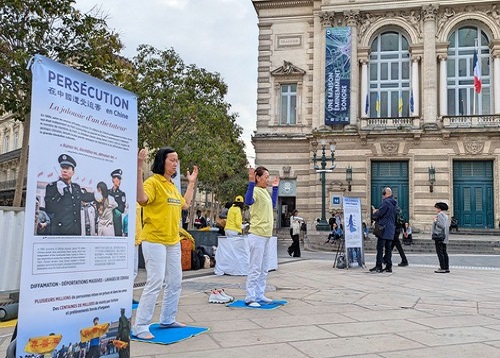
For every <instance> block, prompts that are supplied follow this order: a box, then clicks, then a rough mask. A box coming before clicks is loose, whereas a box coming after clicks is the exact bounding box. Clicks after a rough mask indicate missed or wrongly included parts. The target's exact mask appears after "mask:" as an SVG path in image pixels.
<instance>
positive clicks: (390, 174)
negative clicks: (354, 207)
mask: <svg viewBox="0 0 500 358" xmlns="http://www.w3.org/2000/svg"><path fill="white" fill-rule="evenodd" d="M371 170H372V191H371V204H372V205H373V206H375V207H376V208H377V207H378V206H379V205H380V202H381V201H382V191H383V189H384V188H385V187H390V188H391V189H392V195H393V196H394V199H396V200H397V202H398V205H399V207H400V208H401V210H402V211H403V217H404V218H405V219H406V220H408V219H409V217H410V215H409V212H410V207H409V191H408V187H409V184H408V162H407V161H401V162H372V169H371Z"/></svg>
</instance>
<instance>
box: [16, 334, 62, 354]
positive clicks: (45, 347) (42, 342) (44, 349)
mask: <svg viewBox="0 0 500 358" xmlns="http://www.w3.org/2000/svg"><path fill="white" fill-rule="evenodd" d="M61 339H62V335H60V334H53V335H49V336H42V337H32V338H30V339H29V340H28V343H26V346H25V347H24V351H25V352H26V353H34V354H47V353H51V352H53V351H54V349H56V347H57V345H58V344H59V342H60V341H61Z"/></svg>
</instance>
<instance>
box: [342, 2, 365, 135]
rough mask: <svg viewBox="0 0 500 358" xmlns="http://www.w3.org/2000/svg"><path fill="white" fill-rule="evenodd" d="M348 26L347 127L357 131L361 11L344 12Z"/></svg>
mask: <svg viewBox="0 0 500 358" xmlns="http://www.w3.org/2000/svg"><path fill="white" fill-rule="evenodd" d="M344 17H345V19H346V23H347V26H349V27H350V28H351V103H350V112H351V118H350V125H349V126H347V127H346V129H348V130H353V131H357V129H358V128H357V123H358V115H359V107H360V106H359V104H360V102H362V101H360V100H359V96H358V93H359V92H358V86H359V85H358V84H359V66H358V19H359V11H354V10H350V11H346V12H344Z"/></svg>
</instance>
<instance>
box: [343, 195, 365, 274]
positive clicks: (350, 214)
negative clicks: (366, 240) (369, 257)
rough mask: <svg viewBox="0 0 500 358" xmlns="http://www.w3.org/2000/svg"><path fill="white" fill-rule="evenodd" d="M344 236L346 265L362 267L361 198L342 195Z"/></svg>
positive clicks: (363, 258)
mask: <svg viewBox="0 0 500 358" xmlns="http://www.w3.org/2000/svg"><path fill="white" fill-rule="evenodd" d="M343 206H344V228H345V229H344V238H345V250H346V255H347V263H348V267H364V266H365V255H364V250H363V225H362V220H361V199H360V198H350V197H343Z"/></svg>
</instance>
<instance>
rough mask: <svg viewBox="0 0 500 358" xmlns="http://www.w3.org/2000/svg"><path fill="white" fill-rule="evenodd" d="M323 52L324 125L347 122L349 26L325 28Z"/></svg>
mask: <svg viewBox="0 0 500 358" xmlns="http://www.w3.org/2000/svg"><path fill="white" fill-rule="evenodd" d="M325 52H326V59H325V125H335V124H349V115H350V110H349V108H350V102H351V28H350V27H329V28H327V29H326V51H325Z"/></svg>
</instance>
